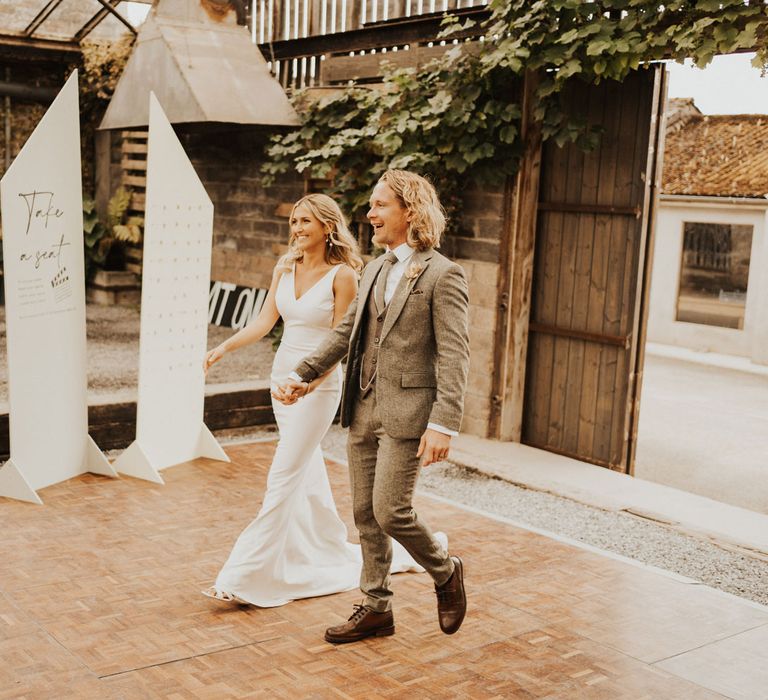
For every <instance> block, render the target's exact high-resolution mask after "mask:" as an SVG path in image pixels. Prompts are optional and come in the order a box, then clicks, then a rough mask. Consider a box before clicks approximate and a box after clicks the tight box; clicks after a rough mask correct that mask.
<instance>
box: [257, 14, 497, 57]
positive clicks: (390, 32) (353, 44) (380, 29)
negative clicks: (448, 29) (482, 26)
mask: <svg viewBox="0 0 768 700" xmlns="http://www.w3.org/2000/svg"><path fill="white" fill-rule="evenodd" d="M445 14H446V13H443V12H433V13H431V14H428V15H420V16H418V17H403V18H400V19H397V20H389V21H387V22H376V23H373V24H366V25H365V27H363V28H362V29H353V30H351V31H346V32H337V33H335V34H325V35H322V36H308V37H304V38H301V39H287V40H284V41H274V42H271V43H265V44H259V48H260V49H261V52H262V53H263V54H264V56H265V57H266V58H267V59H268V60H278V61H280V60H284V59H288V58H297V57H300V56H320V55H322V54H328V53H349V52H350V51H362V50H366V51H367V50H369V49H375V48H384V47H389V46H403V45H405V44H412V43H414V42H419V41H430V40H432V39H434V38H435V37H436V36H437V35H438V34H439V32H440V30H441V26H440V25H441V22H442V21H443V17H444V15H445ZM449 14H451V15H456V16H457V17H459V18H461V19H465V18H472V19H473V20H475V21H477V22H478V23H480V22H482V21H483V20H484V19H487V18H488V17H490V11H489V10H488V9H487V8H485V7H468V8H465V9H462V10H451V11H450V13H449ZM477 33H478V32H477V31H475V32H467V33H466V36H475V35H476V34H477ZM463 36H464V35H462V34H457V35H456V38H462V37H463Z"/></svg>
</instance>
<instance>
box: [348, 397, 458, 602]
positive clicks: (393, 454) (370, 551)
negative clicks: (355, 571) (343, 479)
mask: <svg viewBox="0 0 768 700" xmlns="http://www.w3.org/2000/svg"><path fill="white" fill-rule="evenodd" d="M418 449H419V439H418V438H417V439H414V440H397V439H395V438H392V437H390V436H389V435H387V433H386V432H385V431H384V429H383V427H382V425H381V421H380V420H379V417H378V411H377V407H376V392H375V387H374V390H373V391H370V392H368V393H367V394H366V395H365V396H364V397H362V398H358V400H357V402H356V405H355V411H354V418H353V419H352V423H351V425H350V428H349V440H348V442H347V455H348V457H349V473H350V481H351V484H352V507H353V511H354V516H355V525H356V527H357V529H358V531H359V533H360V545H361V548H362V554H363V569H362V573H361V575H360V590H362V592H363V594H364V595H365V601H364V604H365V605H366V606H368V607H370V608H371V609H372V610H375V611H377V612H383V611H385V610H389V609H391V607H392V591H391V590H390V588H389V578H390V577H389V569H390V565H391V563H392V542H391V540H390V539H389V538H390V537H393V538H394V539H396V540H397V541H398V542H399V543H400V544H401V545H403V547H405V549H406V550H408V552H409V553H410V555H411V556H412V557H413V558H414V560H415V561H416V562H417V563H418V564H420V565H421V566H423V567H424V568H425V569H426V570H427V572H428V573H429V574H430V576H432V578H433V579H434V581H435V583H436V584H438V585H439V584H442V583H445V582H446V581H447V580H448V579H449V578H450V577H451V574H453V566H454V565H453V562H452V561H451V559H450V558H449V557H448V553H447V552H446V551H445V549H444V548H443V546H442V545H441V544H440V543H439V542H438V541H437V540H436V539H435V537H434V536H433V535H432V532H431V531H430V529H429V528H428V527H427V526H426V525H425V524H424V523H423V522H422V521H421V520H419V518H418V516H417V515H416V512H415V511H414V510H413V505H412V502H413V492H414V490H415V488H416V480H417V478H418V475H419V471H420V470H421V466H420V465H419V458H418V457H417V456H416V452H417V451H418Z"/></svg>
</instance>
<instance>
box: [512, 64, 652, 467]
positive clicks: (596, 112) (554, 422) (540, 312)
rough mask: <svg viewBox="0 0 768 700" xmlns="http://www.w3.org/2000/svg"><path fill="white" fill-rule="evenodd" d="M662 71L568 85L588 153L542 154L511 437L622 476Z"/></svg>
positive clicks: (635, 391)
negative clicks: (591, 128) (518, 423)
mask: <svg viewBox="0 0 768 700" xmlns="http://www.w3.org/2000/svg"><path fill="white" fill-rule="evenodd" d="M663 81H664V72H663V69H662V68H660V67H659V68H655V69H649V70H644V71H640V72H637V73H635V74H633V75H631V76H630V77H629V78H628V79H627V80H626V81H624V82H623V83H616V82H613V81H606V82H604V83H602V84H601V85H598V86H591V87H585V86H583V85H581V86H574V90H573V91H572V92H571V93H569V95H568V97H567V99H568V100H569V102H570V104H571V106H572V107H574V108H576V110H577V111H580V112H581V113H583V114H584V115H585V116H586V117H587V119H588V121H589V123H596V124H600V125H601V126H602V129H603V133H602V136H601V139H600V145H599V147H598V148H597V149H596V150H595V151H592V152H589V153H585V152H584V151H582V150H581V149H579V148H578V147H576V146H567V147H565V148H558V147H557V146H555V145H552V144H546V145H545V146H544V150H543V153H542V163H541V179H540V184H539V196H538V200H539V204H538V215H537V227H536V244H535V245H536V247H535V254H534V263H533V264H534V270H533V288H532V295H531V316H530V324H529V329H528V330H529V335H528V349H527V365H526V378H525V394H524V396H525V398H524V410H523V423H522V441H523V442H524V443H526V444H529V445H533V446H536V447H541V448H544V449H547V450H550V451H553V452H558V453H561V454H565V455H569V456H573V457H576V458H578V459H581V460H585V461H588V462H593V463H595V464H599V465H602V466H605V467H610V468H611V469H616V470H620V471H625V472H630V471H631V464H632V461H633V453H634V449H633V445H632V442H633V436H634V434H635V429H636V423H637V410H638V401H639V388H640V381H639V376H638V367H639V366H640V365H641V362H642V354H641V353H642V348H643V345H644V337H641V336H644V320H645V316H646V313H645V310H644V308H643V301H644V299H645V298H647V287H648V281H649V276H648V274H647V273H648V269H647V268H648V266H649V259H648V255H647V251H648V247H649V244H650V238H651V236H650V230H651V228H652V222H653V218H654V216H655V211H654V203H655V188H654V187H652V186H651V185H652V183H655V181H656V177H657V175H656V172H657V167H656V161H657V151H658V149H659V142H660V141H659V139H660V134H659V128H660V126H659V125H660V122H661V119H660V116H661V114H662V98H663V94H664V86H663Z"/></svg>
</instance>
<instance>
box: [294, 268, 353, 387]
mask: <svg viewBox="0 0 768 700" xmlns="http://www.w3.org/2000/svg"><path fill="white" fill-rule="evenodd" d="M356 295H357V274H356V273H355V271H354V270H353V269H352V268H351V267H349V266H348V265H344V266H343V267H342V268H341V269H340V270H339V271H338V272H337V273H336V277H335V278H334V280H333V323H332V325H331V328H336V326H338V325H339V323H341V319H343V318H344V315H345V314H346V313H347V309H349V305H350V304H351V303H352V301H353V300H354V298H355V296H356ZM337 364H338V363H337ZM336 366H337V365H334V366H333V367H331V368H330V369H329V370H328V371H327V372H326V373H325V374H322V375H320V376H319V377H316V378H315V379H313V380H312V381H311V382H302V383H301V385H300V386H301V387H302V388H301V389H300V390H299V396H306V395H307V394H308V393H309V392H311V391H314V389H316V388H317V386H318V385H320V384H322V383H323V382H324V381H325V379H326V377H327V376H328V375H329V374H331V372H333V371H334V370H335V369H336Z"/></svg>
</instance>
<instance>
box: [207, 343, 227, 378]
mask: <svg viewBox="0 0 768 700" xmlns="http://www.w3.org/2000/svg"><path fill="white" fill-rule="evenodd" d="M226 352H227V349H226V348H225V347H224V343H222V344H221V345H217V346H216V347H215V348H213V350H209V351H208V352H207V353H206V354H205V358H204V359H203V372H205V374H206V375H207V374H208V370H209V369H210V368H211V367H212V366H213V365H215V364H216V363H217V362H218V361H219V360H220V359H221V358H222V357H224V354H225V353H226Z"/></svg>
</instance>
